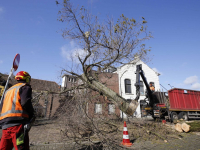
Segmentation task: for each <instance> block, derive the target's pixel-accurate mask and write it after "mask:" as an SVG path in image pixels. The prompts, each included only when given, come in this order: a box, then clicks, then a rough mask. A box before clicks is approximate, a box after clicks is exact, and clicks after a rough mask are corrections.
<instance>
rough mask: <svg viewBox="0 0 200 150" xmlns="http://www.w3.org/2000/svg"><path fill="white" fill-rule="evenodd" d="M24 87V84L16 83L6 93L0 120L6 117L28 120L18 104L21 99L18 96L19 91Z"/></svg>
mask: <svg viewBox="0 0 200 150" xmlns="http://www.w3.org/2000/svg"><path fill="white" fill-rule="evenodd" d="M24 85H25V83H18V84H16V85H14V86H12V87H11V88H9V89H8V90H7V91H6V93H5V97H4V100H3V106H2V110H1V114H0V120H2V119H4V118H8V117H22V118H29V116H28V114H27V113H26V112H25V111H24V110H23V108H22V106H21V103H20V101H21V98H20V95H19V89H20V88H21V87H22V86H24Z"/></svg>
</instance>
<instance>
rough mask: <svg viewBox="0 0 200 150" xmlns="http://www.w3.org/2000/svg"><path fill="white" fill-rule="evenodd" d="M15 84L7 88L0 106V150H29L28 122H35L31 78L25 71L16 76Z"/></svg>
mask: <svg viewBox="0 0 200 150" xmlns="http://www.w3.org/2000/svg"><path fill="white" fill-rule="evenodd" d="M15 79H16V80H17V82H18V83H17V84H15V85H14V86H12V87H11V88H9V89H8V90H7V91H6V93H5V95H4V98H3V100H2V102H1V104H0V113H1V114H0V125H1V128H2V137H1V141H0V150H11V149H12V148H13V147H15V150H29V136H28V131H29V130H30V121H31V122H33V121H34V120H35V117H34V109H33V105H32V103H31V99H32V88H31V86H30V81H31V76H30V75H29V73H27V72H25V71H20V72H18V73H17V74H16V76H15Z"/></svg>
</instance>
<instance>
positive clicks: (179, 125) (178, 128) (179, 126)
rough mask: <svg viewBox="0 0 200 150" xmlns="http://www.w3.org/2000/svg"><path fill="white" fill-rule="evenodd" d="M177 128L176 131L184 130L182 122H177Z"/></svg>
mask: <svg viewBox="0 0 200 150" xmlns="http://www.w3.org/2000/svg"><path fill="white" fill-rule="evenodd" d="M175 129H176V131H178V132H183V130H182V127H181V124H180V123H177V124H176V125H175Z"/></svg>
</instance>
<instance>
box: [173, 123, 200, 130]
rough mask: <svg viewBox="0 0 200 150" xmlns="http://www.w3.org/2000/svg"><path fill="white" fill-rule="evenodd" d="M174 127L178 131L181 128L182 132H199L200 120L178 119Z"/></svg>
mask: <svg viewBox="0 0 200 150" xmlns="http://www.w3.org/2000/svg"><path fill="white" fill-rule="evenodd" d="M175 129H176V130H177V131H179V132H181V130H183V131H184V132H189V131H190V132H199V131H200V121H197V120H195V121H192V122H185V121H180V122H179V123H177V124H176V125H175Z"/></svg>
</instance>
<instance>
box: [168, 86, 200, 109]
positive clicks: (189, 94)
mask: <svg viewBox="0 0 200 150" xmlns="http://www.w3.org/2000/svg"><path fill="white" fill-rule="evenodd" d="M168 96H169V103H170V110H190V111H195V110H200V91H194V90H187V89H178V88H174V89H171V90H169V91H168Z"/></svg>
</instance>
